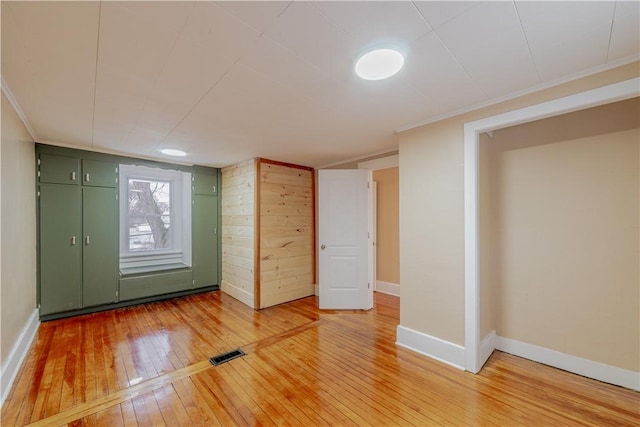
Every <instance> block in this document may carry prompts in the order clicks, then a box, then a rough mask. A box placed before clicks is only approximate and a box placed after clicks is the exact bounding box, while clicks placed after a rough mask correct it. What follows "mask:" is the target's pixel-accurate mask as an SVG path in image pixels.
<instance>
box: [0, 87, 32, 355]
mask: <svg viewBox="0 0 640 427" xmlns="http://www.w3.org/2000/svg"><path fill="white" fill-rule="evenodd" d="M1 147H2V148H1V151H2V157H1V161H2V170H1V178H0V179H1V182H2V190H1V195H2V209H1V210H2V214H1V221H2V231H1V233H2V249H1V252H0V253H1V254H2V262H1V264H2V267H1V283H0V288H1V289H0V293H1V295H2V296H1V299H0V300H1V311H0V318H1V326H0V328H1V335H2V337H1V340H0V341H1V342H0V347H1V348H0V358H1V366H3V367H4V365H5V363H6V362H7V357H8V355H9V354H10V352H11V350H12V348H13V346H14V345H15V344H16V342H17V340H18V337H19V335H20V333H21V332H22V331H23V329H24V328H25V326H26V325H27V321H28V319H29V317H30V316H31V315H32V314H33V311H34V310H35V308H36V205H35V194H34V191H35V190H34V189H35V148H34V143H33V140H32V139H31V137H30V136H29V134H28V133H27V131H26V129H25V128H24V126H23V125H22V123H21V122H20V119H19V118H18V116H17V115H16V113H15V111H14V110H13V107H12V106H11V105H10V104H9V102H8V101H7V99H6V98H5V96H4V94H2V146H1Z"/></svg>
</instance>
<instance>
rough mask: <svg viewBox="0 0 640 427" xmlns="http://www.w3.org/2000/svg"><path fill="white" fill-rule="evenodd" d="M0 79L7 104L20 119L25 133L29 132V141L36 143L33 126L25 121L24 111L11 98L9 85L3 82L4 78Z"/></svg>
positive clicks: (36, 137) (12, 97) (14, 99)
mask: <svg viewBox="0 0 640 427" xmlns="http://www.w3.org/2000/svg"><path fill="white" fill-rule="evenodd" d="M0 79H2V93H4V96H6V97H7V100H8V101H9V104H11V106H12V107H13V110H14V111H15V112H16V114H17V115H18V117H19V118H20V121H21V122H22V124H23V125H24V127H25V128H26V129H27V132H29V135H30V136H31V139H33V140H34V141H38V135H36V131H35V130H33V126H31V123H29V119H27V116H26V115H25V114H24V111H22V108H20V104H18V101H17V100H16V97H15V96H13V92H11V89H9V85H8V84H7V82H6V81H4V76H0Z"/></svg>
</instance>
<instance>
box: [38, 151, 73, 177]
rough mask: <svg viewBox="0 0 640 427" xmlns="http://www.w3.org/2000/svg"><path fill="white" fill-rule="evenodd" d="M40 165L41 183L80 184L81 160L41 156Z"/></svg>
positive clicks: (48, 155)
mask: <svg viewBox="0 0 640 427" xmlns="http://www.w3.org/2000/svg"><path fill="white" fill-rule="evenodd" d="M38 164H39V166H38V167H39V169H38V173H39V177H40V182H46V183H51V184H72V185H77V184H78V183H79V182H80V160H79V159H75V158H73V157H63V156H54V155H51V154H40V157H39V159H38Z"/></svg>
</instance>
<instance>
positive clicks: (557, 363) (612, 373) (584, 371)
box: [495, 336, 640, 391]
mask: <svg viewBox="0 0 640 427" xmlns="http://www.w3.org/2000/svg"><path fill="white" fill-rule="evenodd" d="M495 342H496V349H498V350H500V351H504V352H507V353H511V354H514V355H516V356H520V357H524V358H526V359H529V360H533V361H535V362H540V363H544V364H545V365H549V366H553V367H555V368H559V369H563V370H565V371H569V372H573V373H576V374H578V375H583V376H585V377H589V378H594V379H596V380H599V381H603V382H606V383H610V384H615V385H618V386H621V387H626V388H630V389H633V390H638V391H640V372H635V371H630V370H627V369H622V368H618V367H616V366H611V365H607V364H604V363H600V362H595V361H593V360H589V359H583V358H582V357H578V356H572V355H570V354H565V353H561V352H559V351H555V350H550V349H548V348H544V347H539V346H537V345H533V344H527V343H524V342H521V341H517V340H513V339H511V338H504V337H500V336H496V340H495Z"/></svg>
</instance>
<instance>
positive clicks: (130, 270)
mask: <svg viewBox="0 0 640 427" xmlns="http://www.w3.org/2000/svg"><path fill="white" fill-rule="evenodd" d="M187 268H191V267H189V266H188V265H187V264H183V263H181V262H176V263H171V264H159V265H144V266H140V267H125V268H120V277H127V276H136V275H138V274H147V273H156V272H164V271H172V270H183V269H187Z"/></svg>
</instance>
